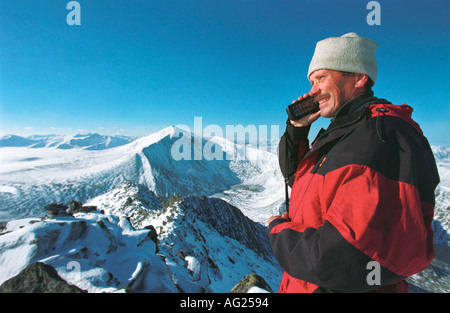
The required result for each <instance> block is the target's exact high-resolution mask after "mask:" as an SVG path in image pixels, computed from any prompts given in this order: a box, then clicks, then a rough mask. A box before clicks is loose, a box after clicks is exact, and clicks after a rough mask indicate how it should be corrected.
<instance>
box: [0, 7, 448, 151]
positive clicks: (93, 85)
mask: <svg viewBox="0 0 450 313" xmlns="http://www.w3.org/2000/svg"><path fill="white" fill-rule="evenodd" d="M68 2H69V1H68V0H67V1H66V0H58V1H55V0H48V1H47V0H21V1H2V2H1V4H0V8H1V11H0V23H1V30H0V42H1V48H0V62H1V85H0V88H1V89H0V91H1V94H0V101H1V102H0V132H1V133H14V134H19V135H30V134H50V133H66V134H70V133H76V132H82V131H90V132H99V133H103V134H114V133H122V134H128V135H134V136H142V135H146V134H149V133H152V132H154V131H158V130H160V129H162V128H163V127H166V126H170V125H179V124H184V125H188V126H189V127H192V128H193V121H194V117H196V116H197V117H202V122H203V127H205V126H206V125H209V124H217V125H219V126H222V127H225V125H238V124H241V125H244V126H245V125H280V132H282V131H283V129H284V123H285V121H286V113H285V107H286V105H288V104H289V103H291V101H292V100H293V99H295V98H297V97H298V96H300V95H301V94H303V93H305V92H307V91H309V89H310V84H309V82H308V80H307V78H306V72H307V69H308V65H309V62H310V60H311V57H312V54H313V52H314V47H315V44H316V42H317V41H319V40H321V39H324V38H327V37H331V36H341V35H343V34H345V33H347V32H351V31H353V32H357V33H358V34H359V35H361V36H365V37H368V38H371V39H373V40H374V41H375V42H376V43H377V44H378V50H377V57H378V80H377V83H376V85H375V86H374V91H375V95H376V96H378V97H381V98H386V99H388V100H389V101H391V102H393V103H397V104H401V103H407V104H409V105H411V106H412V107H413V108H414V113H413V118H414V119H415V120H416V121H417V122H418V123H419V124H420V125H421V127H422V129H423V130H424V132H425V135H426V136H427V137H428V139H429V141H430V143H431V144H432V145H444V146H447V147H449V146H450V136H449V134H450V126H449V122H448V119H449V116H450V109H449V101H448V98H449V91H448V90H449V81H448V76H449V62H448V61H449V60H448V58H449V17H448V14H449V12H450V10H449V4H448V3H449V2H448V1H446V0H430V1H417V0H413V1H411V0H409V1H405V0H403V1H396V0H389V1H387V0H384V1H383V0H381V1H378V2H379V3H380V5H381V25H373V26H370V25H368V24H367V22H366V17H367V15H368V14H369V13H370V10H368V9H366V5H367V3H368V2H369V1H365V0H343V1H325V0H323V1H321V0H315V1H314V0H301V1H300V0H299V1H296V0H276V1H275V0H272V1H268V0H145V1H144V0H142V1H140V0H115V1H103V0H102V1H98V0H79V1H78V2H79V3H80V6H81V25H79V26H77V25H75V26H69V25H68V24H67V22H66V16H67V14H68V13H69V12H70V10H67V9H66V5H67V3H68ZM328 122H329V121H328V120H326V119H320V120H319V121H318V122H317V123H316V126H315V128H314V129H313V131H312V132H313V134H312V136H314V135H315V133H316V132H317V130H316V128H319V127H326V125H327V124H328ZM224 129H225V128H224Z"/></svg>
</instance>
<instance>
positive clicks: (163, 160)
mask: <svg viewBox="0 0 450 313" xmlns="http://www.w3.org/2000/svg"><path fill="white" fill-rule="evenodd" d="M183 138H184V139H186V138H187V140H188V145H187V148H189V149H191V151H192V154H194V153H195V152H194V151H195V149H199V148H200V149H202V150H205V151H206V149H205V146H207V145H211V142H214V141H213V140H211V141H210V140H208V139H207V138H200V139H198V138H194V137H193V136H192V134H188V133H185V132H183V131H182V130H180V129H177V128H174V127H169V128H166V129H163V130H162V131H160V132H158V133H155V134H152V135H149V136H146V137H143V138H140V139H138V140H135V141H133V142H132V143H129V144H127V145H123V146H120V147H116V148H112V149H107V150H101V151H87V150H80V149H72V150H62V149H54V148H34V149H31V148H27V147H4V148H1V149H2V150H1V152H2V153H1V154H0V220H6V219H12V218H17V217H32V216H41V215H42V214H43V211H42V208H43V207H44V206H45V205H46V204H48V203H50V202H68V201H70V200H72V199H78V200H80V201H87V200H88V199H91V198H94V197H96V196H98V195H101V194H103V193H105V192H108V191H110V190H112V189H113V188H114V187H115V186H117V185H118V184H119V183H121V182H123V181H126V180H128V181H131V182H133V183H136V184H141V185H144V186H145V187H147V188H148V189H150V190H152V191H153V192H155V193H156V195H158V196H161V197H164V198H167V197H168V196H170V195H172V194H174V193H177V194H179V195H180V196H187V195H208V196H209V195H213V194H217V193H219V192H223V191H227V190H230V193H232V196H230V195H229V194H228V195H227V194H221V195H219V196H218V197H221V198H224V199H227V200H228V201H230V202H231V203H232V204H234V205H238V204H242V206H240V207H242V209H243V210H247V211H246V214H247V213H248V214H247V215H248V216H250V217H252V218H253V217H255V218H256V219H258V220H259V221H260V222H265V219H266V218H267V216H268V214H270V212H268V210H275V211H276V207H278V206H280V204H281V203H282V201H283V193H282V190H283V189H282V188H283V181H282V178H281V175H280V173H279V170H278V165H277V164H278V163H277V160H276V156H275V155H274V154H273V153H271V152H267V151H261V150H257V149H252V148H249V147H242V146H239V145H235V144H232V143H229V142H226V141H224V140H222V141H216V142H215V143H214V145H215V149H216V152H220V153H222V154H224V155H225V153H228V155H231V157H229V158H228V159H227V158H223V159H222V160H220V159H212V160H207V159H205V158H202V159H201V160H194V159H193V158H192V159H191V160H189V159H181V160H176V159H174V157H173V155H172V154H173V151H172V149H173V147H174V146H175V145H176V143H177V142H179V141H180V140H181V139H183ZM196 141H197V142H200V143H201V146H200V147H198V146H197V145H196V144H195V142H196ZM230 149H231V150H230ZM245 151H251V152H252V153H254V154H255V155H257V157H256V158H254V159H252V160H250V159H247V158H246V157H245ZM235 185H238V187H234V188H235V189H236V188H237V189H238V191H239V190H242V191H243V195H244V196H243V197H241V199H238V197H234V196H235V195H238V194H239V192H238V193H236V192H234V190H233V189H231V187H232V186H235ZM255 188H256V189H255ZM246 189H247V190H250V191H251V192H247V193H246V194H245V190H246ZM255 190H257V191H258V192H257V193H256V194H255V192H254V191H255ZM255 195H257V196H255ZM233 200H237V202H236V201H235V202H233Z"/></svg>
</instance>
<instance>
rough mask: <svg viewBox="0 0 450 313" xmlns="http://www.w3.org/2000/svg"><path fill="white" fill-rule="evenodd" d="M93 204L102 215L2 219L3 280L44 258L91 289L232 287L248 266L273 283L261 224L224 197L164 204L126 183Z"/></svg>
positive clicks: (273, 267)
mask: <svg viewBox="0 0 450 313" xmlns="http://www.w3.org/2000/svg"><path fill="white" fill-rule="evenodd" d="M94 203H95V204H98V209H99V210H100V209H101V210H104V211H105V214H103V213H101V212H100V211H99V210H97V211H94V212H90V213H76V214H74V216H68V215H63V216H58V217H54V218H44V219H37V218H28V219H18V220H13V221H10V222H4V223H2V224H0V252H1V255H2V257H1V258H0V269H1V270H0V284H2V283H3V282H4V281H6V280H8V279H10V278H11V277H14V276H15V275H17V274H19V272H20V271H21V270H22V269H24V268H25V267H26V266H27V265H29V264H31V263H33V262H43V263H46V264H49V265H51V266H53V267H54V268H55V269H56V270H57V272H58V274H59V275H60V276H61V277H62V278H63V279H64V280H66V281H68V282H69V283H71V284H74V285H75V286H77V287H79V288H81V289H83V290H87V291H88V292H130V291H131V292H230V290H231V289H232V288H233V286H234V285H236V284H237V283H238V282H239V280H240V279H241V278H242V277H244V276H245V275H247V274H249V273H252V272H257V273H258V274H259V275H261V276H263V277H265V279H266V280H267V282H268V283H269V285H270V286H271V288H272V289H273V290H276V288H277V285H278V283H279V280H280V278H281V277H280V275H281V269H280V268H279V266H278V265H277V262H276V260H274V258H273V256H272V254H271V252H270V247H269V243H268V238H267V231H266V229H265V227H264V226H262V225H261V224H259V223H255V222H253V221H251V220H250V219H249V218H247V217H246V216H244V215H243V214H242V212H240V210H239V209H237V208H236V207H233V206H231V205H230V204H228V203H227V202H225V201H224V200H220V199H217V198H208V197H195V196H189V197H187V198H185V199H180V198H178V200H177V201H174V202H173V203H171V204H170V205H164V207H163V206H162V205H161V203H160V202H159V200H158V198H157V197H156V195H155V194H154V193H153V192H151V191H149V190H148V189H146V188H144V187H143V186H138V185H135V184H133V183H131V182H124V183H122V184H120V185H119V186H118V187H117V188H115V189H114V190H112V191H111V192H109V193H107V194H105V195H102V196H100V197H98V198H96V199H94V200H93V201H92V202H91V203H90V205H92V204H94ZM150 225H151V226H150ZM155 229H156V232H155ZM156 233H157V234H158V237H157V238H156Z"/></svg>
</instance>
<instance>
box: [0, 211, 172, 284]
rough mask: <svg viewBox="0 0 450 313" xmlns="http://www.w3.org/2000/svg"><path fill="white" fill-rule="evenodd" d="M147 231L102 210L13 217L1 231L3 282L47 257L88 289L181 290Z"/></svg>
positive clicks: (71, 280)
mask: <svg viewBox="0 0 450 313" xmlns="http://www.w3.org/2000/svg"><path fill="white" fill-rule="evenodd" d="M148 233H149V231H148V230H134V229H132V228H131V227H129V226H128V225H127V224H126V223H123V221H122V220H121V219H120V218H118V217H116V216H113V215H102V214H99V213H88V214H78V215H77V216H75V217H71V216H64V217H58V218H55V219H48V220H41V219H22V220H14V221H10V222H8V223H7V224H6V225H4V227H3V230H2V233H1V236H0V255H1V257H0V268H1V271H0V283H3V282H4V281H5V280H7V279H9V278H11V277H13V276H15V275H17V274H19V273H20V272H21V271H22V270H23V269H24V268H25V267H26V266H27V265H29V264H31V263H34V262H42V263H45V264H48V265H51V266H53V267H54V268H55V269H56V270H57V272H58V274H59V275H60V276H61V277H62V278H63V279H64V280H66V281H67V282H69V283H71V284H73V285H75V286H77V287H79V288H80V289H83V290H87V291H88V292H111V291H115V290H117V289H121V288H125V289H129V290H131V291H134V292H143V291H145V292H174V291H177V289H176V287H175V286H174V284H173V282H172V281H171V279H170V275H169V272H168V271H167V268H166V266H165V264H164V262H163V261H162V260H161V259H160V258H159V257H158V256H157V255H156V254H155V251H156V244H155V243H154V242H153V241H152V240H150V239H149V237H148Z"/></svg>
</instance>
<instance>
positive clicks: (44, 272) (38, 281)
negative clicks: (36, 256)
mask: <svg viewBox="0 0 450 313" xmlns="http://www.w3.org/2000/svg"><path fill="white" fill-rule="evenodd" d="M0 292H2V293H85V292H86V291H85V290H82V289H80V288H78V287H76V286H73V285H70V284H69V283H67V282H66V281H65V280H63V279H62V278H61V277H60V276H59V275H58V273H57V272H56V270H55V269H54V268H53V267H52V266H50V265H47V264H44V263H42V262H35V263H32V264H30V265H28V266H27V267H25V269H24V270H23V271H22V272H20V273H19V274H18V275H17V276H14V277H12V278H10V279H8V280H7V281H5V282H4V283H3V284H2V285H1V286H0Z"/></svg>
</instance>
